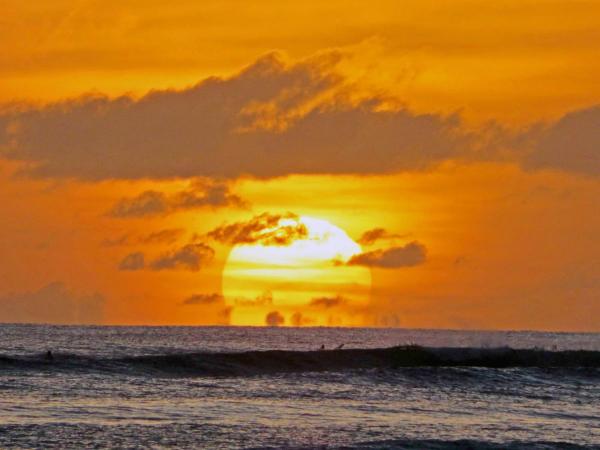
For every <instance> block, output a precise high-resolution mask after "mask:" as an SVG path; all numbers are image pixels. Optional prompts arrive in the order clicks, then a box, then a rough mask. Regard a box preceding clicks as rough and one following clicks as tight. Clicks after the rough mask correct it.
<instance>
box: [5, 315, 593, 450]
mask: <svg viewBox="0 0 600 450" xmlns="http://www.w3.org/2000/svg"><path fill="white" fill-rule="evenodd" d="M341 344H343V348H342V349H337V350H336V349H335V348H336V347H338V346H340V345H341ZM321 346H324V347H325V349H324V350H321ZM48 350H51V351H52V358H48V357H47V355H46V352H47V351H48ZM115 447H117V448H140V449H141V448H144V449H145V448H170V447H177V448H227V449H230V448H232V449H234V448H306V449H310V448H324V449H329V448H331V449H333V448H347V449H379V448H390V449H405V448H406V449H427V448H432V449H451V448H452V449H454V448H456V449H463V448H464V449H479V448H482V449H506V448H508V449H512V448H526V449H554V448H557V449H578V448H600V334H574V333H541V332H476V331H443V330H404V329H358V328H354V329H347V328H245V327H91V326H89V327H87V326H86V327H79V326H45V325H0V448H115Z"/></svg>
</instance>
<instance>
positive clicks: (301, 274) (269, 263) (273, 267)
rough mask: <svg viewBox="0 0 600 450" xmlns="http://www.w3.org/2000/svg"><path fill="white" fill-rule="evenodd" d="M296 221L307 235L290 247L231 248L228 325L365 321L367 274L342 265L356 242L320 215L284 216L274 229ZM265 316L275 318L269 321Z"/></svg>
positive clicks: (357, 247)
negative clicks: (316, 217) (315, 216)
mask: <svg viewBox="0 0 600 450" xmlns="http://www.w3.org/2000/svg"><path fill="white" fill-rule="evenodd" d="M297 225H304V227H306V231H307V233H306V236H303V237H302V238H299V239H296V240H294V241H293V242H291V243H290V244H289V245H263V244H260V243H257V244H244V245H237V246H235V247H234V248H233V249H232V250H231V253H230V254H229V257H228V260H227V263H226V265H225V269H224V270H223V293H224V295H225V299H226V302H227V304H228V305H229V306H231V307H232V311H231V324H232V325H265V324H278V325H296V326H300V325H360V324H362V323H363V318H362V314H363V312H362V309H364V306H365V304H366V303H367V302H368V299H369V291H370V287H371V273H370V271H369V269H366V268H364V267H358V266H352V267H350V266H345V265H344V262H345V261H347V260H348V259H349V258H351V257H352V256H353V255H355V254H357V253H360V252H361V247H360V245H358V244H357V243H356V242H354V241H353V240H352V239H351V238H350V237H349V236H348V235H347V234H346V233H345V232H344V231H343V230H342V229H340V228H338V227H337V226H335V225H333V224H331V223H329V222H327V221H326V220H322V219H315V218H311V217H298V218H282V219H281V220H280V221H279V223H278V225H277V227H278V228H282V227H290V226H297ZM269 231H272V230H269ZM324 299H325V300H324ZM272 313H276V315H273V314H272ZM269 314H271V317H272V318H276V319H277V320H276V321H275V322H271V321H269V320H268V319H267V316H268V315H269Z"/></svg>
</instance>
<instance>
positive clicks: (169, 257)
mask: <svg viewBox="0 0 600 450" xmlns="http://www.w3.org/2000/svg"><path fill="white" fill-rule="evenodd" d="M214 255H215V251H214V250H213V249H212V248H211V247H209V246H208V245H206V244H203V243H194V244H187V245H184V246H183V247H180V248H176V249H174V250H171V251H169V252H166V253H163V254H162V255H160V256H158V257H157V258H155V259H154V260H152V261H151V262H150V263H148V264H146V262H145V260H146V258H145V256H144V254H143V253H142V252H135V253H130V254H129V255H127V256H125V258H123V259H122V260H121V262H120V263H119V266H118V267H119V270H142V269H150V270H191V271H194V272H195V271H198V270H200V269H201V268H202V267H204V266H205V265H206V264H208V263H209V262H210V261H212V259H213V257H214Z"/></svg>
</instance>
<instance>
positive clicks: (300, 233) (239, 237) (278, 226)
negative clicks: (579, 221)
mask: <svg viewBox="0 0 600 450" xmlns="http://www.w3.org/2000/svg"><path fill="white" fill-rule="evenodd" d="M306 236H308V230H307V228H306V226H305V225H304V224H303V223H300V222H299V220H298V216H297V215H295V214H292V213H287V214H270V213H263V214H260V215H258V216H254V217H253V218H252V219H250V220H248V221H243V222H235V223H232V224H226V225H222V226H220V227H217V228H215V229H213V230H212V231H210V232H208V233H207V237H209V238H211V239H214V240H216V241H218V242H221V243H223V244H230V245H236V244H261V245H265V246H267V245H290V244H291V243H292V242H294V241H295V240H298V239H303V238H305V237H306Z"/></svg>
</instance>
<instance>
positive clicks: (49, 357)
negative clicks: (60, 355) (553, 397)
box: [46, 350, 54, 361]
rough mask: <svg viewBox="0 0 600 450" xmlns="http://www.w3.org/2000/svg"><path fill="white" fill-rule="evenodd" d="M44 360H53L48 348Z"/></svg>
mask: <svg viewBox="0 0 600 450" xmlns="http://www.w3.org/2000/svg"><path fill="white" fill-rule="evenodd" d="M46 361H54V355H53V354H52V352H51V351H50V350H48V351H47V352H46Z"/></svg>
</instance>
